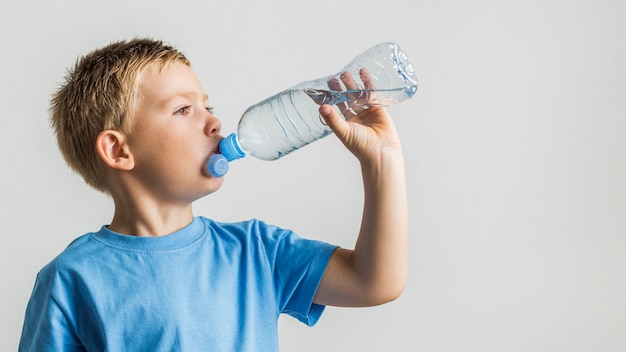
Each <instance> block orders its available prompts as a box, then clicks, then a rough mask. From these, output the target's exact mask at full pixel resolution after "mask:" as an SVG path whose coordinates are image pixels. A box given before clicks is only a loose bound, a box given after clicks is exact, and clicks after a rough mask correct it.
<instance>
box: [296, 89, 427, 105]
mask: <svg viewBox="0 0 626 352" xmlns="http://www.w3.org/2000/svg"><path fill="white" fill-rule="evenodd" d="M304 92H305V93H306V94H307V95H308V96H309V97H310V98H311V99H313V101H314V102H315V103H316V104H317V105H322V104H330V105H339V104H347V105H348V107H361V108H364V109H367V108H368V107H372V106H390V105H393V104H396V103H399V102H401V101H403V100H405V99H407V97H408V98H410V97H411V96H413V94H415V91H414V90H407V89H405V88H404V87H402V88H396V89H360V90H345V91H333V90H323V89H305V90H304Z"/></svg>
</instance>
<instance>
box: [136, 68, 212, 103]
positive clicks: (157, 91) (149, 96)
mask: <svg viewBox="0 0 626 352" xmlns="http://www.w3.org/2000/svg"><path fill="white" fill-rule="evenodd" d="M138 90H139V92H140V95H141V97H142V99H141V100H142V101H143V102H146V103H151V104H158V105H163V104H167V103H168V101H170V100H171V99H174V98H176V97H184V98H190V99H191V98H193V99H206V98H207V95H206V93H205V92H204V90H203V89H202V85H201V84H200V81H199V80H198V77H197V76H196V74H195V73H194V72H193V70H192V69H191V67H189V66H188V65H186V64H185V63H182V62H179V61H175V62H171V63H169V64H166V65H164V64H162V63H159V64H154V65H151V66H150V67H148V68H147V69H146V70H145V71H144V72H143V73H142V74H141V75H140V76H139V77H138Z"/></svg>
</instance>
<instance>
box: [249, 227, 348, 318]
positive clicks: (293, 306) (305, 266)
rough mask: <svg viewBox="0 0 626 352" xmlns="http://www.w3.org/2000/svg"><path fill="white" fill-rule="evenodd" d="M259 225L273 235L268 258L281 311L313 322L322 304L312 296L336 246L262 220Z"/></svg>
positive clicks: (321, 309)
mask: <svg viewBox="0 0 626 352" xmlns="http://www.w3.org/2000/svg"><path fill="white" fill-rule="evenodd" d="M260 227H261V229H262V231H263V232H265V233H266V234H268V236H269V238H272V239H273V241H272V242H273V244H272V245H271V246H270V248H273V249H272V250H271V251H270V256H269V257H270V258H269V259H270V261H271V262H273V273H274V289H275V292H276V300H277V302H278V305H279V308H280V311H281V313H286V314H289V315H290V316H292V317H294V318H296V319H298V320H299V321H301V322H303V323H305V324H307V325H309V326H313V325H314V324H315V323H316V322H317V321H318V320H319V318H320V316H321V315H322V312H323V311H324V306H322V305H318V304H315V303H313V298H314V297H315V293H316V292H317V288H318V286H319V284H320V282H321V280H322V277H323V276H324V272H325V270H326V266H327V265H328V262H329V260H330V257H331V256H332V254H333V252H334V251H335V249H336V248H337V246H335V245H331V244H328V243H325V242H321V241H316V240H310V239H305V238H302V237H300V236H299V235H297V234H296V233H295V232H293V231H290V230H286V229H280V228H277V227H274V226H271V225H265V224H263V223H261V224H260Z"/></svg>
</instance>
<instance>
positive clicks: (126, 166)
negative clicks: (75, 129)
mask: <svg viewBox="0 0 626 352" xmlns="http://www.w3.org/2000/svg"><path fill="white" fill-rule="evenodd" d="M96 150H97V151H98V155H99V156H100V159H102V161H104V163H105V164H106V165H107V166H109V167H111V168H113V169H119V170H132V169H133V168H134V167H135V161H134V159H133V155H132V154H131V153H130V148H129V147H128V144H127V143H126V137H125V136H124V135H123V134H122V133H120V132H119V131H114V130H105V131H102V132H100V134H99V135H98V138H96Z"/></svg>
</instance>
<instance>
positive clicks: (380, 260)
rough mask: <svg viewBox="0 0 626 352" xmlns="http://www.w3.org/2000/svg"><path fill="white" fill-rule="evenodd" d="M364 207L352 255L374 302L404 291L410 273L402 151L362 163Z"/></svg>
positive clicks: (357, 270) (355, 266)
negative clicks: (408, 267) (408, 266)
mask: <svg viewBox="0 0 626 352" xmlns="http://www.w3.org/2000/svg"><path fill="white" fill-rule="evenodd" d="M361 167H362V172H363V184H364V192H365V198H364V208H363V218H362V222H361V229H360V232H359V237H358V239H357V242H356V245H355V249H354V252H353V253H352V255H353V265H354V270H355V273H356V275H357V277H358V278H359V280H360V282H361V284H362V285H363V286H364V287H363V289H364V290H366V292H367V295H366V297H365V298H367V300H371V303H385V302H387V301H390V300H393V299H395V298H397V297H398V296H399V295H400V293H401V292H402V290H403V288H404V284H405V280H406V273H407V256H408V255H407V247H408V209H407V195H406V180H405V170H404V160H403V156H402V151H401V149H400V148H399V147H398V148H394V150H388V151H385V152H383V153H381V154H380V159H379V160H376V161H373V162H368V161H362V162H361Z"/></svg>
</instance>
